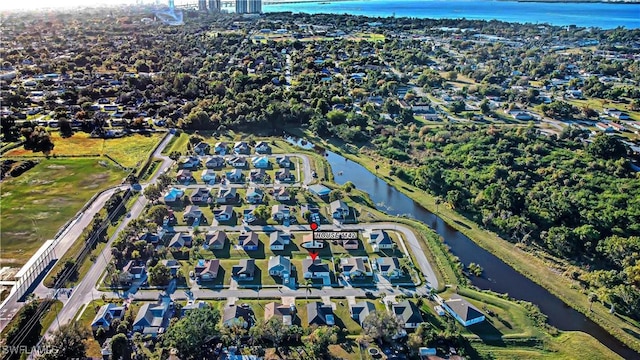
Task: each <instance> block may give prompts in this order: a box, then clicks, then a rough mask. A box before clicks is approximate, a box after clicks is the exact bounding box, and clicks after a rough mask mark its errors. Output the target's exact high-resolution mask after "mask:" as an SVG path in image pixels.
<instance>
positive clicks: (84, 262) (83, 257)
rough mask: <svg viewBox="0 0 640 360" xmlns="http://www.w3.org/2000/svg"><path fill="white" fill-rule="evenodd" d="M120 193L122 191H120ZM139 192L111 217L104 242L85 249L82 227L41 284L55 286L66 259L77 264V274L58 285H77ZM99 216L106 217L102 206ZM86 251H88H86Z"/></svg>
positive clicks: (86, 232)
mask: <svg viewBox="0 0 640 360" xmlns="http://www.w3.org/2000/svg"><path fill="white" fill-rule="evenodd" d="M120 194H121V195H123V194H124V192H121V193H120ZM138 196H139V194H134V195H132V196H131V197H129V199H128V200H127V201H126V203H125V208H123V209H121V210H120V211H119V212H118V213H117V214H116V215H115V216H114V218H113V219H112V221H111V223H110V224H109V226H108V227H107V229H106V235H105V238H104V242H102V241H96V243H95V244H94V246H93V247H92V248H91V249H90V250H87V249H85V245H86V241H85V239H86V238H87V235H88V234H89V231H90V230H89V228H86V229H84V231H83V232H82V234H80V236H79V237H78V239H76V241H75V242H74V243H73V245H72V246H71V247H70V248H69V250H67V252H66V253H65V254H64V255H62V257H60V259H58V261H57V262H56V264H55V265H54V266H53V268H52V269H51V271H49V273H48V274H47V276H46V277H45V278H44V280H43V281H42V284H43V285H44V286H46V287H48V288H52V287H54V286H55V277H56V276H57V275H58V274H59V273H61V271H62V270H63V269H64V267H65V263H66V262H67V261H68V260H72V261H74V262H75V263H76V265H77V266H78V275H77V277H73V278H71V279H69V280H68V281H66V282H65V283H64V284H59V286H60V287H72V286H75V285H77V284H78V283H79V282H80V281H81V280H82V279H83V278H84V277H85V275H87V273H88V272H89V270H90V269H91V266H93V263H94V262H95V259H96V258H97V257H98V256H100V253H101V252H102V250H104V248H105V247H106V246H107V244H106V241H108V239H109V238H111V236H113V234H114V233H115V231H116V229H117V227H118V226H119V225H120V220H121V219H122V217H123V216H124V214H126V213H127V209H130V208H131V207H132V206H133V203H134V202H135V201H136V200H137V199H138ZM99 214H100V216H101V217H102V218H103V219H106V218H107V211H106V210H105V209H104V208H103V209H101V210H100V212H99ZM87 251H88V253H87Z"/></svg>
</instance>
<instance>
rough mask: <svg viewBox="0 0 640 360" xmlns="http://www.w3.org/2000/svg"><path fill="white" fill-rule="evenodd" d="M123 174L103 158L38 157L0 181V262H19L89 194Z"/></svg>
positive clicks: (14, 263)
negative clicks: (27, 167)
mask: <svg viewBox="0 0 640 360" xmlns="http://www.w3.org/2000/svg"><path fill="white" fill-rule="evenodd" d="M124 177H125V173H124V171H122V170H120V169H119V168H118V167H117V166H115V164H113V163H112V162H111V161H108V160H106V159H99V158H75V159H42V160H41V161H40V163H39V164H38V165H36V166H35V167H34V168H32V169H31V170H29V171H27V172H25V173H24V174H22V175H20V176H19V177H17V178H10V179H6V180H5V181H3V183H2V201H0V212H1V213H2V219H1V220H0V248H1V250H0V264H1V265H2V266H6V265H13V266H19V265H22V264H24V263H25V262H26V261H27V260H28V259H29V257H30V256H31V255H33V253H34V252H35V251H36V250H37V249H38V248H39V247H40V246H41V245H42V243H43V242H44V241H45V240H48V239H51V238H52V237H53V236H54V235H55V234H56V232H58V230H59V229H60V227H61V226H62V225H63V224H64V223H65V222H67V221H68V220H69V219H71V218H72V217H73V216H74V215H75V214H76V212H77V211H78V210H80V209H81V208H82V206H83V205H84V204H85V203H86V202H87V201H88V200H89V199H90V198H91V196H93V195H94V194H95V193H97V192H98V191H101V190H103V189H106V188H108V187H110V186H113V185H116V184H119V183H120V182H121V181H122V179H123V178H124Z"/></svg>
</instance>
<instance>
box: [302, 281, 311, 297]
mask: <svg viewBox="0 0 640 360" xmlns="http://www.w3.org/2000/svg"><path fill="white" fill-rule="evenodd" d="M311 285H313V281H312V280H311V279H305V281H304V287H305V288H306V289H307V290H306V292H305V294H306V297H307V300H309V294H310V293H311Z"/></svg>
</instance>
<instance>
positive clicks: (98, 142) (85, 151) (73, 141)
mask: <svg viewBox="0 0 640 360" xmlns="http://www.w3.org/2000/svg"><path fill="white" fill-rule="evenodd" d="M163 135H164V134H163V133H152V134H148V135H131V136H125V137H122V138H117V139H96V138H91V137H90V136H89V134H87V133H84V132H78V133H75V134H73V136H71V137H68V138H62V137H60V133H58V132H52V133H51V140H52V141H53V144H54V146H55V147H54V148H53V151H51V153H50V154H49V155H50V156H69V157H74V156H75V157H80V156H103V155H109V156H111V157H112V158H114V159H115V160H116V161H117V162H118V163H120V164H121V165H122V166H124V167H134V166H136V164H138V163H141V162H143V161H144V160H146V159H147V157H148V156H149V152H150V151H151V149H153V148H154V147H155V146H156V144H158V142H159V141H160V140H161V139H162V137H163ZM4 156H6V157H44V156H45V155H44V154H42V153H34V152H32V151H31V150H25V149H23V148H16V149H13V150H10V151H8V152H7V153H6V154H4Z"/></svg>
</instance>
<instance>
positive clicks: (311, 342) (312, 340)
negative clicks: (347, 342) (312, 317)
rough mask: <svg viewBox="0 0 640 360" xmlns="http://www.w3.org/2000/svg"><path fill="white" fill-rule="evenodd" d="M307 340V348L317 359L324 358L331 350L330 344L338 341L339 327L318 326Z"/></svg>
mask: <svg viewBox="0 0 640 360" xmlns="http://www.w3.org/2000/svg"><path fill="white" fill-rule="evenodd" d="M307 340H308V341H306V342H305V344H306V347H307V350H308V351H309V352H310V353H311V355H312V356H314V357H315V358H316V359H320V358H323V357H324V355H326V354H327V353H328V352H329V345H331V344H336V343H337V342H338V328H337V327H335V326H331V327H329V326H320V327H318V328H316V329H315V330H314V331H313V332H312V333H311V334H309V337H308V339H307Z"/></svg>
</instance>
